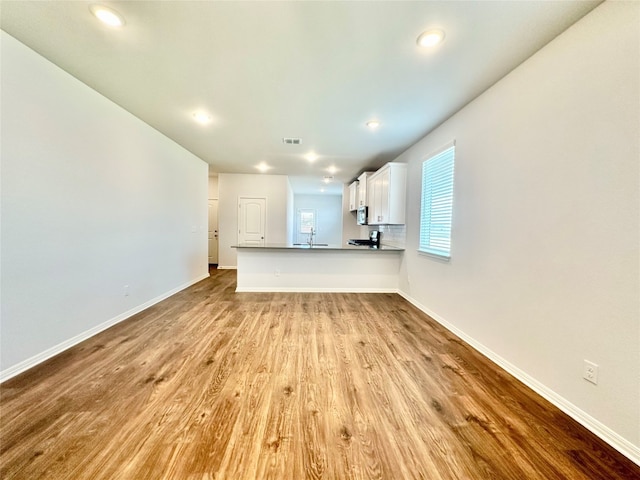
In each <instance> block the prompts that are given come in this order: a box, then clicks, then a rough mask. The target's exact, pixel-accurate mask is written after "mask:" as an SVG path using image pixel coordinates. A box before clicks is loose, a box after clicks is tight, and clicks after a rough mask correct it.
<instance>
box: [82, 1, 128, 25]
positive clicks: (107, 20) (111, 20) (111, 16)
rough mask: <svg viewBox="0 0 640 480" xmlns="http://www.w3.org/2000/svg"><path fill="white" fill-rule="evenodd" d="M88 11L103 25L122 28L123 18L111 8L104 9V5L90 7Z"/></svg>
mask: <svg viewBox="0 0 640 480" xmlns="http://www.w3.org/2000/svg"><path fill="white" fill-rule="evenodd" d="M89 10H90V11H91V13H93V15H94V16H95V17H96V18H97V19H98V20H100V21H101V22H102V23H104V24H105V25H109V26H110V27H122V26H123V25H124V17H123V16H122V15H120V14H119V13H118V12H116V11H115V10H114V9H113V8H109V7H105V6H104V5H91V6H90V7H89Z"/></svg>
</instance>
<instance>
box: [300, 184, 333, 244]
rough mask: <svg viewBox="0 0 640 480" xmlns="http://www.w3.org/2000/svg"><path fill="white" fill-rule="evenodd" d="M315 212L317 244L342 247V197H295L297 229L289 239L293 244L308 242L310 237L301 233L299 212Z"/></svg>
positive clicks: (315, 240)
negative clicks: (306, 210)
mask: <svg viewBox="0 0 640 480" xmlns="http://www.w3.org/2000/svg"><path fill="white" fill-rule="evenodd" d="M301 209H310V210H314V211H315V213H316V235H315V238H314V239H313V241H314V242H315V243H327V244H329V245H340V244H341V242H342V197H341V196H340V195H295V196H294V214H295V222H294V225H295V229H294V231H293V232H292V236H290V237H289V239H290V241H291V242H292V243H301V242H306V241H307V238H308V237H309V236H308V235H307V234H301V233H299V232H300V225H299V223H300V220H299V216H298V211H299V210H301Z"/></svg>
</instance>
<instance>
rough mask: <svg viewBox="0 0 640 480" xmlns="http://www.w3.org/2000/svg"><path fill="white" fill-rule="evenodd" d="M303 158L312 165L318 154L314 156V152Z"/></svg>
mask: <svg viewBox="0 0 640 480" xmlns="http://www.w3.org/2000/svg"><path fill="white" fill-rule="evenodd" d="M304 158H306V159H307V160H308V161H309V163H313V162H315V161H316V160H317V159H318V154H316V153H315V152H309V153H307V154H306V155H305V156H304Z"/></svg>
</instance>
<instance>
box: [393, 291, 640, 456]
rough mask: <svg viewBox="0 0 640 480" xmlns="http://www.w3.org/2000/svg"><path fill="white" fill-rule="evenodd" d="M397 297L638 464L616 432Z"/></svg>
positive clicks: (634, 450) (636, 450)
mask: <svg viewBox="0 0 640 480" xmlns="http://www.w3.org/2000/svg"><path fill="white" fill-rule="evenodd" d="M397 293H398V295H400V296H401V297H402V298H404V299H405V300H406V301H408V302H409V303H410V304H412V305H413V306H414V307H416V308H418V309H419V310H421V311H422V312H423V313H425V314H427V315H428V316H429V317H431V318H432V319H433V320H435V321H436V322H438V323H439V324H440V325H442V326H443V327H444V328H446V329H447V330H449V331H450V332H451V333H453V334H454V335H456V336H458V337H460V338H461V339H462V340H464V341H465V342H466V343H467V344H469V345H470V346H471V347H472V348H473V349H474V350H476V351H477V352H479V353H480V354H481V355H483V356H484V357H486V358H488V359H489V360H491V361H492V362H493V363H495V364H496V365H498V366H499V367H500V368H502V369H504V370H506V371H507V372H508V373H509V374H510V375H512V376H513V377H515V378H516V379H517V380H519V381H520V382H522V383H524V384H525V385H526V386H527V387H529V388H530V389H531V390H533V391H534V392H536V393H537V394H538V395H540V396H541V397H542V398H544V399H545V400H547V401H548V402H550V403H552V404H553V405H554V406H556V407H557V408H559V409H560V410H561V411H562V412H564V413H565V414H567V415H569V416H570V417H571V418H572V419H574V420H575V421H576V422H578V423H579V424H580V425H582V426H583V427H585V428H586V429H587V430H589V431H590V432H591V433H593V434H594V435H596V436H597V437H598V438H600V439H601V440H603V441H604V442H606V443H607V444H608V445H610V446H611V447H613V448H615V449H616V450H617V451H618V452H620V453H621V454H622V455H624V456H625V457H627V458H628V459H629V460H631V461H632V462H634V463H635V464H637V465H640V447H639V446H637V445H634V444H633V443H632V442H630V441H629V440H627V439H626V438H624V437H623V436H621V435H619V434H618V433H616V432H615V431H614V430H612V429H611V428H609V427H607V426H606V425H604V424H603V423H601V422H599V421H598V420H596V419H595V418H593V417H592V416H591V415H589V414H588V413H586V412H585V411H583V410H581V409H580V408H578V407H577V406H575V405H574V404H573V403H571V402H570V401H568V400H567V399H566V398H564V397H563V396H562V395H559V394H557V393H556V392H554V391H553V390H552V389H550V388H549V387H547V386H546V385H545V384H543V383H542V382H540V381H538V380H537V379H536V378H534V377H532V376H531V375H529V374H528V373H527V372H525V371H523V370H521V369H520V368H518V367H517V366H515V365H513V364H512V363H511V362H509V361H507V360H505V359H504V358H503V357H501V356H500V355H498V354H497V353H495V352H494V351H493V350H491V349H489V348H487V347H486V346H484V345H483V344H482V343H480V342H478V341H477V340H476V339H474V338H473V337H471V336H469V335H467V334H466V333H465V332H463V331H462V330H460V329H459V328H457V327H456V326H455V325H453V324H452V323H450V322H448V321H447V320H446V319H444V318H443V317H441V316H440V315H438V314H437V313H436V312H434V311H432V310H430V309H429V308H427V307H426V306H424V305H422V304H421V303H420V302H418V301H417V300H415V299H414V298H413V297H411V296H410V295H409V294H408V293H406V292H404V291H402V290H401V289H398V291H397Z"/></svg>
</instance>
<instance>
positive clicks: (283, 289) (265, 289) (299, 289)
mask: <svg viewBox="0 0 640 480" xmlns="http://www.w3.org/2000/svg"><path fill="white" fill-rule="evenodd" d="M247 292H253V293H296V292H297V293H398V289H397V288H366V287H365V288H353V287H335V288H334V287H326V288H324V287H239V288H236V293H247Z"/></svg>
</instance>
